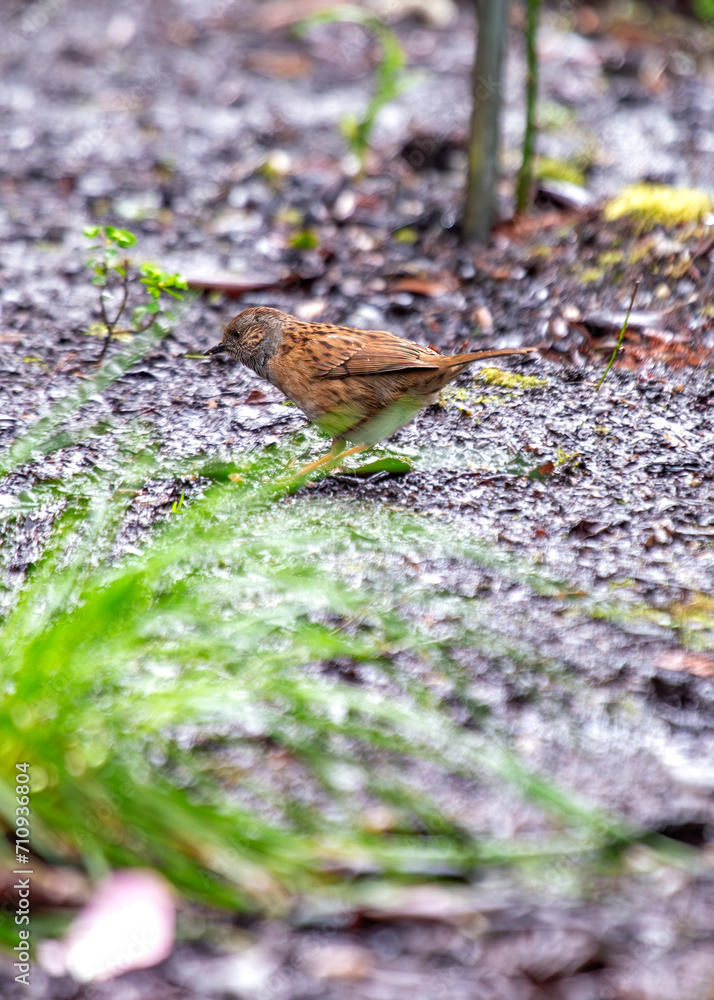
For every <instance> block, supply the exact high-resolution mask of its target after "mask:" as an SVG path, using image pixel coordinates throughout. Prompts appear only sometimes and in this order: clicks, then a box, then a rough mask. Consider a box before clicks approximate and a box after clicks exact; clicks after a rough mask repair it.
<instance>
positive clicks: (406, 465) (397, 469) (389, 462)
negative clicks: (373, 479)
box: [344, 455, 414, 476]
mask: <svg viewBox="0 0 714 1000" xmlns="http://www.w3.org/2000/svg"><path fill="white" fill-rule="evenodd" d="M413 468H414V463H413V462H412V461H410V459H408V458H397V456H396V455H385V456H384V457H383V458H377V459H375V460H374V462H367V464H366V465H360V466H358V467H357V468H356V469H352V468H345V470H344V471H345V472H346V473H348V474H349V475H350V476H372V475H374V474H375V472H389V473H390V474H391V475H395V476H399V475H403V474H404V473H405V472H411V470H412V469H413Z"/></svg>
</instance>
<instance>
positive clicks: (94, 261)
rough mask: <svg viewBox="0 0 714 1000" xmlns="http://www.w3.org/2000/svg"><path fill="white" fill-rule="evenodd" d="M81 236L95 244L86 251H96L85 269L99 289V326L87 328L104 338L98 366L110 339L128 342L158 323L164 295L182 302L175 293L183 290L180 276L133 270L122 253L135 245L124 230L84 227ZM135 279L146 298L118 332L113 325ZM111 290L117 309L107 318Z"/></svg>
mask: <svg viewBox="0 0 714 1000" xmlns="http://www.w3.org/2000/svg"><path fill="white" fill-rule="evenodd" d="M84 235H85V236H86V237H87V239H90V240H98V241H99V242H97V243H94V244H93V245H92V246H91V247H89V250H90V251H92V252H93V251H97V254H96V256H93V257H90V259H89V260H88V261H87V268H88V269H89V270H91V271H92V273H93V277H92V284H93V285H96V286H97V288H99V289H100V292H99V308H100V310H101V313H102V322H101V323H100V324H94V326H93V327H90V332H92V333H93V332H98V333H101V334H102V335H103V336H104V344H103V345H102V350H101V353H100V355H99V357H98V358H97V363H99V362H101V361H102V360H103V358H104V355H105V354H106V352H107V348H108V346H109V341H110V340H111V339H112V337H116V338H121V337H128V338H129V339H131V338H132V337H133V336H134V335H135V334H137V333H143V332H144V331H145V330H148V328H149V327H150V326H151V324H152V323H154V322H156V321H157V320H158V319H159V316H160V314H161V313H162V312H166V310H165V308H164V305H163V303H162V296H163V295H164V293H165V294H166V295H170V296H172V298H174V299H182V298H183V295H182V294H181V292H179V291H178V289H179V288H186V287H187V286H186V281H185V280H184V279H183V278H182V277H181V275H179V274H169V273H168V272H167V271H162V270H161V268H159V267H156V265H155V264H141V265H139V267H138V269H135V267H134V265H133V264H132V261H131V260H130V259H129V257H127V256H126V255H124V254H123V253H122V251H125V250H128V249H129V248H130V247H133V246H135V245H136V236H135V235H134V234H133V233H131V232H129V230H128V229H117V228H116V227H115V226H88V227H87V228H86V229H85V230H84ZM137 277H138V278H139V282H140V283H141V284H142V285H143V286H144V292H145V294H146V296H147V298H146V299H145V300H144V301H143V302H140V303H139V304H138V305H136V306H134V307H133V309H132V311H131V321H130V324H129V326H128V327H127V328H126V329H123V330H119V329H117V325H118V323H119V320H120V319H121V318H122V316H124V314H125V312H126V308H127V303H128V300H129V289H130V286H131V284H132V282H134V281H135V279H136V278H137ZM113 289H116V290H118V293H119V305H118V306H117V308H116V310H115V312H114V315H113V316H112V317H110V315H109V309H108V302H109V300H110V299H111V298H112V295H111V292H112V290H113Z"/></svg>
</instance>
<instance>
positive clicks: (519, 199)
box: [516, 0, 541, 212]
mask: <svg viewBox="0 0 714 1000" xmlns="http://www.w3.org/2000/svg"><path fill="white" fill-rule="evenodd" d="M540 4H541V0H526V60H527V70H526V130H525V133H524V136H523V160H522V162H521V169H520V170H519V172H518V183H517V185H516V211H517V212H525V210H526V209H527V208H528V205H529V203H530V197H531V187H532V185H533V152H534V148H535V135H536V103H537V100H538V53H537V52H536V34H537V32H538V14H539V12H540Z"/></svg>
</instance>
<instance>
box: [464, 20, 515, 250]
mask: <svg viewBox="0 0 714 1000" xmlns="http://www.w3.org/2000/svg"><path fill="white" fill-rule="evenodd" d="M474 3H475V6H476V14H477V17H478V44H477V48H476V60H475V62H474V73H473V85H472V92H473V111H472V113H471V132H470V136H469V168H468V187H467V191H466V210H465V214H464V236H465V238H466V239H469V240H476V241H478V242H480V243H485V242H486V241H487V240H488V236H489V233H490V231H491V225H492V223H493V218H494V212H495V201H496V198H495V187H496V178H497V174H498V156H499V146H500V128H499V124H500V109H501V99H502V96H503V78H504V68H505V52H506V32H507V30H508V11H509V8H510V0H474Z"/></svg>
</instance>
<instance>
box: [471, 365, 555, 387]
mask: <svg viewBox="0 0 714 1000" xmlns="http://www.w3.org/2000/svg"><path fill="white" fill-rule="evenodd" d="M476 378H477V379H481V381H482V382H485V383H486V385H502V386H504V387H505V388H506V389H535V388H536V387H537V386H539V385H547V384H548V380H547V379H544V378H536V377H535V375H516V374H515V372H504V371H503V369H502V368H482V369H481V371H480V372H479V373H478V375H477V376H476Z"/></svg>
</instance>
